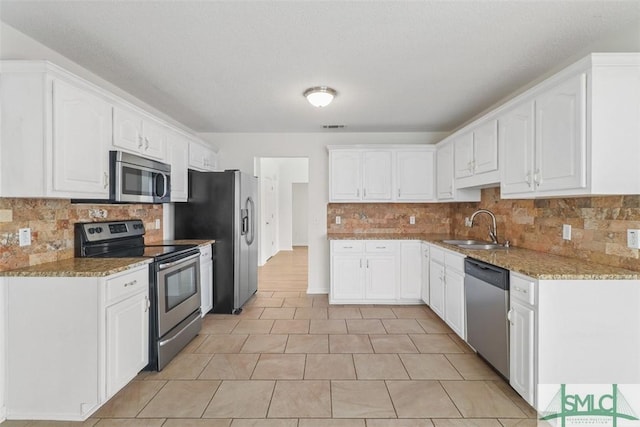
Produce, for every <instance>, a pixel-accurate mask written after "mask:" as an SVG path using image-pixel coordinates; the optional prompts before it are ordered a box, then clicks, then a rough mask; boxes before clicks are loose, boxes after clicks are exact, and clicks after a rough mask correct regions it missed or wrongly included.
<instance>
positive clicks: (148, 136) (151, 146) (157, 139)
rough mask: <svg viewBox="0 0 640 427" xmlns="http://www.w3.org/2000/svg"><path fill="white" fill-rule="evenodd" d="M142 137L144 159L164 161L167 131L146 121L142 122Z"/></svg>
mask: <svg viewBox="0 0 640 427" xmlns="http://www.w3.org/2000/svg"><path fill="white" fill-rule="evenodd" d="M142 135H143V139H144V143H143V146H142V154H144V156H145V157H153V158H156V159H158V160H165V158H166V143H167V129H166V128H165V127H164V126H163V125H162V124H161V123H158V122H156V121H153V120H149V119H147V120H144V121H143V122H142Z"/></svg>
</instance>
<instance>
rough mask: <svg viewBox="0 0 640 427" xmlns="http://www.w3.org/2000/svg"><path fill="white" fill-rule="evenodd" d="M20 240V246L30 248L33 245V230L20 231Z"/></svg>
mask: <svg viewBox="0 0 640 427" xmlns="http://www.w3.org/2000/svg"><path fill="white" fill-rule="evenodd" d="M18 239H19V241H20V246H30V245H31V229H30V228H21V229H19V230H18Z"/></svg>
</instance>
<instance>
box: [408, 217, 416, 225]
mask: <svg viewBox="0 0 640 427" xmlns="http://www.w3.org/2000/svg"><path fill="white" fill-rule="evenodd" d="M415 223H416V217H415V216H413V215H411V216H410V217H409V224H411V225H415Z"/></svg>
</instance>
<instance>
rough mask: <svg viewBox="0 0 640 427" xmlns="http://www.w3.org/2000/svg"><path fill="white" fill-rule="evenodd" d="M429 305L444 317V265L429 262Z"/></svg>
mask: <svg viewBox="0 0 640 427" xmlns="http://www.w3.org/2000/svg"><path fill="white" fill-rule="evenodd" d="M429 307H431V309H432V310H433V311H434V312H435V313H436V314H437V315H438V316H440V317H441V318H443V319H444V266H443V265H442V264H439V263H437V262H434V261H433V260H431V262H430V263H429Z"/></svg>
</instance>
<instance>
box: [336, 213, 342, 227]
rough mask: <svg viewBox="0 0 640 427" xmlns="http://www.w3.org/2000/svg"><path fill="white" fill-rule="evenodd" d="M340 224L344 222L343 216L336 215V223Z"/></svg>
mask: <svg viewBox="0 0 640 427" xmlns="http://www.w3.org/2000/svg"><path fill="white" fill-rule="evenodd" d="M340 224H342V218H341V217H340V215H336V225H340Z"/></svg>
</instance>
